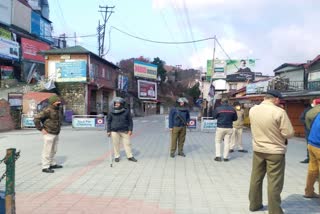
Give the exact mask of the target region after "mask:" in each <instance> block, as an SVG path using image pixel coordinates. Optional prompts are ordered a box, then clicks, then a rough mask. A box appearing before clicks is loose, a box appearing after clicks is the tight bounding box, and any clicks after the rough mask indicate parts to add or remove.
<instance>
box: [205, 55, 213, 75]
mask: <svg viewBox="0 0 320 214" xmlns="http://www.w3.org/2000/svg"><path fill="white" fill-rule="evenodd" d="M206 76H207V77H212V60H210V59H208V60H207V75H206Z"/></svg>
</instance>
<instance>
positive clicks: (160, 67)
mask: <svg viewBox="0 0 320 214" xmlns="http://www.w3.org/2000/svg"><path fill="white" fill-rule="evenodd" d="M151 63H152V64H154V65H157V66H158V76H159V77H160V79H161V83H162V82H164V81H165V80H166V76H167V71H166V70H165V69H164V65H165V64H166V62H165V61H162V60H161V59H160V58H159V57H156V58H154V59H153V62H151Z"/></svg>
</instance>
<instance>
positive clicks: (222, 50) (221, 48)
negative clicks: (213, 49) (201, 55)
mask: <svg viewBox="0 0 320 214" xmlns="http://www.w3.org/2000/svg"><path fill="white" fill-rule="evenodd" d="M214 39H215V40H216V42H217V44H218V45H219V47H220V48H221V50H222V51H223V53H224V54H225V55H226V56H227V57H228V59H229V60H232V59H231V57H230V56H229V55H228V54H227V52H226V51H225V50H224V48H223V47H222V45H221V44H220V42H219V41H218V39H217V37H214ZM233 65H234V66H235V67H236V68H237V69H239V68H238V66H237V65H236V64H233Z"/></svg>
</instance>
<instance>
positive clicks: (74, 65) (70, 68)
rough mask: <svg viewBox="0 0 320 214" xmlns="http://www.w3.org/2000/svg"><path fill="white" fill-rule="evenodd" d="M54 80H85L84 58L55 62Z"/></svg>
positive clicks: (85, 63) (85, 67) (85, 64)
mask: <svg viewBox="0 0 320 214" xmlns="http://www.w3.org/2000/svg"><path fill="white" fill-rule="evenodd" d="M55 77H56V82H86V81H87V62H86V61H84V60H77V61H66V62H56V63H55Z"/></svg>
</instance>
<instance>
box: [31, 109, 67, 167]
mask: <svg viewBox="0 0 320 214" xmlns="http://www.w3.org/2000/svg"><path fill="white" fill-rule="evenodd" d="M60 118H61V117H60V111H59V107H54V106H52V105H50V106H49V107H48V108H46V109H44V110H43V111H41V112H40V113H39V114H37V115H36V116H35V118H34V124H35V126H36V128H37V129H38V130H40V131H41V130H42V129H45V130H46V131H47V132H48V134H46V135H43V140H44V144H43V150H42V169H48V168H49V167H50V166H53V165H56V164H57V163H56V161H55V160H54V156H55V154H56V153H57V148H58V142H59V136H58V135H59V133H60V130H61V121H60Z"/></svg>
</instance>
